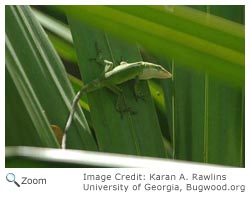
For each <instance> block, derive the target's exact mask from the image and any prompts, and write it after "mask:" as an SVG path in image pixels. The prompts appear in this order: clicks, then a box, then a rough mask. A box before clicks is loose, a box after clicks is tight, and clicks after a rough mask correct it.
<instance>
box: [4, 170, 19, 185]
mask: <svg viewBox="0 0 251 197" xmlns="http://www.w3.org/2000/svg"><path fill="white" fill-rule="evenodd" d="M15 179H16V177H15V174H13V173H8V174H7V175H6V180H7V181H9V182H14V183H15V184H16V186H18V187H20V185H19V184H18V183H17V182H16V180H15Z"/></svg>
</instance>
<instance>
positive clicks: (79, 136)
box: [6, 6, 96, 150]
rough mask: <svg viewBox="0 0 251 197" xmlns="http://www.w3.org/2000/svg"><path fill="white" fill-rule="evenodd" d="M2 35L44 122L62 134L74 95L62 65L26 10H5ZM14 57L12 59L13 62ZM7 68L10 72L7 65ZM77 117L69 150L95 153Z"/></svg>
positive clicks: (92, 144) (87, 131)
mask: <svg viewBox="0 0 251 197" xmlns="http://www.w3.org/2000/svg"><path fill="white" fill-rule="evenodd" d="M6 35H7V37H8V42H9V43H11V45H12V46H13V51H14V52H13V53H14V55H15V56H16V57H17V58H18V60H19V61H20V65H21V68H22V69H23V71H22V72H24V73H25V75H26V76H27V80H28V82H27V83H29V86H31V87H32V89H33V91H34V93H35V94H36V97H37V98H38V100H39V102H40V104H41V106H42V108H43V110H44V113H45V115H46V117H47V119H48V120H49V122H50V124H51V125H57V126H58V127H60V128H61V130H63V129H64V126H65V122H66V119H67V117H68V114H69V110H70V106H71V102H72V99H73V96H74V94H73V91H72V89H71V86H70V83H69V80H68V79H67V75H66V72H65V70H64V67H63V64H62V62H61V61H60V59H59V57H58V55H57V54H56V53H55V50H54V49H53V47H52V46H51V44H50V42H49V40H48V38H47V37H46V35H45V33H44V31H43V30H42V28H41V26H40V25H39V23H38V22H37V20H36V18H35V17H34V16H33V14H32V12H31V10H30V8H29V7H27V6H6ZM11 55H12V54H11ZM15 56H12V58H14V59H15ZM9 67H10V68H11V69H12V67H11V65H9ZM12 77H13V76H12ZM15 77H16V78H18V77H20V76H15ZM13 80H14V79H13ZM6 85H7V88H8V84H6ZM17 89H18V88H17ZM18 91H22V90H19V89H18ZM22 99H25V98H22ZM7 102H8V101H7ZM16 110H18V109H16ZM79 110H80V109H79ZM77 117H78V121H76V122H75V124H74V125H73V127H72V128H71V132H70V134H69V138H71V139H72V140H74V141H75V143H74V144H72V146H71V148H79V149H87V150H96V144H95V142H94V139H93V137H92V135H91V132H90V130H89V127H88V125H87V123H86V120H85V118H84V116H83V114H82V113H81V112H80V111H79V113H78V116H77ZM6 132H8V131H6ZM41 132H42V131H41Z"/></svg>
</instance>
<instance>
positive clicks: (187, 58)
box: [56, 6, 244, 86]
mask: <svg viewBox="0 0 251 197" xmlns="http://www.w3.org/2000/svg"><path fill="white" fill-rule="evenodd" d="M134 7H135V6H129V7H127V8H124V9H123V11H122V10H119V9H118V7H116V6H112V7H107V6H67V7H64V6H57V7H56V8H58V9H60V10H63V11H65V12H67V13H68V14H70V15H72V16H74V17H76V18H78V20H82V21H85V22H87V23H89V24H91V25H95V26H97V27H99V28H101V29H104V30H106V31H107V32H110V33H113V34H115V35H117V36H119V37H121V38H124V39H127V40H131V41H137V42H139V43H141V44H142V45H143V46H144V47H145V48H147V49H148V50H151V51H152V52H154V53H156V54H158V55H162V56H164V57H169V58H176V62H178V63H180V64H182V65H183V66H189V68H193V69H197V70H202V71H206V72H208V73H210V74H212V75H215V76H216V77H218V78H220V79H224V80H226V81H227V82H228V83H231V84H234V85H238V86H243V85H244V52H243V51H244V27H243V26H242V25H239V24H236V23H234V22H231V21H227V20H223V19H221V18H219V17H215V16H213V15H208V14H205V13H203V12H199V11H196V10H195V11H194V14H195V16H197V15H198V16H200V17H201V19H199V21H197V19H196V18H197V17H193V16H192V12H191V10H190V8H189V10H188V8H186V7H182V6H177V7H175V6H174V7H173V8H172V10H171V11H169V10H168V9H167V10H165V11H163V13H162V15H161V16H162V17H158V18H156V19H155V21H154V22H152V21H150V20H149V19H147V18H144V17H143V16H142V15H141V14H139V13H140V12H145V13H147V11H148V10H149V9H150V8H151V7H150V8H149V7H148V6H140V7H138V9H137V10H136V11H137V12H138V14H137V16H135V13H134V14H129V12H130V11H131V10H132V9H133V8H134ZM125 9H126V10H127V12H125ZM151 9H152V10H155V9H156V8H155V7H154V8H151ZM180 9H182V10H183V12H185V11H186V12H187V13H189V14H190V15H189V17H188V19H187V20H185V18H184V17H183V19H182V20H185V22H188V23H189V22H190V21H192V22H193V23H197V24H198V23H200V25H201V26H203V28H204V31H212V30H213V31H215V32H218V31H220V33H219V34H216V35H217V40H224V39H225V34H227V36H228V37H229V38H228V40H227V41H228V42H229V43H241V44H240V47H238V48H239V49H238V50H237V49H236V46H232V45H231V44H230V45H227V46H224V45H223V44H221V43H218V41H217V42H216V41H215V40H214V39H213V38H208V37H207V35H205V37H203V38H199V37H196V36H194V35H193V34H189V32H185V31H184V32H183V31H181V30H180V29H179V28H178V27H179V26H180V25H181V24H179V23H177V24H176V23H175V24H176V25H175V26H172V27H171V26H170V25H169V24H161V21H162V20H163V16H165V17H164V18H168V17H169V15H170V14H171V15H172V16H173V17H177V18H180V16H179V13H180V11H179V10H180ZM176 10H177V11H176ZM177 12H178V13H177ZM176 15H178V16H176ZM203 19H208V22H207V23H204V25H203V24H202V22H203ZM132 21H133V22H132ZM183 22H184V21H183ZM205 24H209V25H205ZM122 30H123V31H122ZM195 30H196V29H195ZM236 40H237V41H236ZM205 60H206V61H205ZM218 65H221V66H218ZM223 73H224V74H223Z"/></svg>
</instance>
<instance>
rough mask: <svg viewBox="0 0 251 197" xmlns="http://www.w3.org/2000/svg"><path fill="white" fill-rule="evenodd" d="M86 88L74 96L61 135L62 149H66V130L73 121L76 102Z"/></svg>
mask: <svg viewBox="0 0 251 197" xmlns="http://www.w3.org/2000/svg"><path fill="white" fill-rule="evenodd" d="M87 88H88V86H84V87H83V88H82V89H81V90H80V91H78V93H77V94H76V96H75V97H74V99H73V102H72V106H71V111H70V115H69V117H68V119H67V122H66V125H65V129H64V135H63V139H62V145H61V148H62V149H65V148H66V134H67V131H68V129H69V128H70V126H71V123H72V120H73V117H74V113H75V111H76V108H77V104H78V101H79V99H80V97H81V96H82V94H83V93H84V92H85V91H86V89H87Z"/></svg>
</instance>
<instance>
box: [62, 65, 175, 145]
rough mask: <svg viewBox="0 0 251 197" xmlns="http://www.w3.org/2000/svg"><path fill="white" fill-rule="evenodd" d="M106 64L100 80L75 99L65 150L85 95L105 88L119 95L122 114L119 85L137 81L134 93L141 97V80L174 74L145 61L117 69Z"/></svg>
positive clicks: (63, 142)
mask: <svg viewBox="0 0 251 197" xmlns="http://www.w3.org/2000/svg"><path fill="white" fill-rule="evenodd" d="M104 63H105V71H104V72H103V74H102V75H101V76H100V77H99V78H97V79H95V80H93V81H91V82H90V83H88V84H86V85H84V87H83V88H82V89H81V90H80V91H79V92H78V93H77V94H76V96H75V97H74V99H73V103H72V108H71V112H70V115H69V118H68V120H67V123H66V126H65V130H64V136H63V139H62V148H63V149H64V148H65V145H66V134H67V131H68V129H69V127H70V125H71V122H72V119H73V117H74V113H75V111H76V107H77V104H78V101H79V99H80V97H81V96H82V94H83V93H88V92H92V91H95V90H97V89H100V88H103V87H106V88H108V89H110V90H112V91H113V92H114V93H116V94H118V95H119V97H118V102H117V104H116V109H117V110H118V111H119V112H121V113H122V112H123V111H125V110H126V109H121V108H120V106H119V104H120V103H119V102H121V98H122V97H121V95H122V90H121V89H120V88H119V87H118V86H117V85H119V84H121V83H124V82H126V81H129V80H132V79H135V86H134V92H135V95H136V96H139V97H140V95H139V94H138V92H137V84H138V81H139V80H148V79H152V78H156V79H166V78H171V77H172V74H171V73H169V72H168V71H167V70H166V69H164V68H163V67H162V66H160V65H158V64H153V63H149V62H143V61H140V62H134V63H127V62H121V63H120V65H118V66H116V67H115V68H113V63H112V62H110V61H107V60H104Z"/></svg>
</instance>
